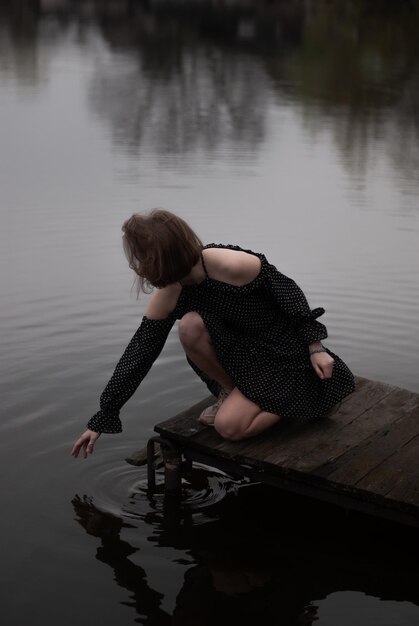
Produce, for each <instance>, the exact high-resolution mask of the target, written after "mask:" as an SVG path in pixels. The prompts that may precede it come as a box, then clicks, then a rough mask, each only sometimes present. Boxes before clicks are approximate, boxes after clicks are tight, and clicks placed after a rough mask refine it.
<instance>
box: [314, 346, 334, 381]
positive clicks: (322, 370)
mask: <svg viewBox="0 0 419 626" xmlns="http://www.w3.org/2000/svg"><path fill="white" fill-rule="evenodd" d="M310 360H311V364H312V366H313V369H314V371H315V372H316V374H317V376H318V377H319V378H320V379H321V380H326V379H327V378H331V377H332V373H333V364H334V362H335V360H334V359H333V358H332V357H331V356H330V354H328V353H327V352H315V353H314V354H312V355H311V357H310Z"/></svg>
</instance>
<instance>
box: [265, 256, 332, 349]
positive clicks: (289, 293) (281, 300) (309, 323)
mask: <svg viewBox="0 0 419 626" xmlns="http://www.w3.org/2000/svg"><path fill="white" fill-rule="evenodd" d="M262 263H263V266H264V267H263V269H262V272H263V273H264V279H265V284H266V287H267V289H268V292H269V294H270V296H271V297H272V298H273V299H274V301H275V304H276V305H277V306H278V308H279V310H280V311H281V313H282V314H283V315H284V316H285V317H287V318H288V319H290V320H291V321H292V322H293V323H294V324H295V326H296V329H297V331H298V333H299V335H300V337H301V338H302V340H303V341H304V343H306V344H310V343H313V342H314V341H321V340H322V339H326V337H327V329H326V327H325V326H324V325H323V324H321V323H320V322H317V321H316V320H317V318H318V317H320V316H321V315H323V313H324V309H323V308H321V307H319V308H316V309H313V310H311V309H310V307H309V304H308V302H307V299H306V297H305V295H304V293H303V291H302V290H301V289H300V287H299V286H298V285H297V284H296V283H295V282H294V281H293V280H292V279H291V278H288V276H285V275H284V274H281V272H279V271H278V270H277V269H276V267H275V266H273V265H271V264H270V263H268V262H267V261H266V259H263V260H262Z"/></svg>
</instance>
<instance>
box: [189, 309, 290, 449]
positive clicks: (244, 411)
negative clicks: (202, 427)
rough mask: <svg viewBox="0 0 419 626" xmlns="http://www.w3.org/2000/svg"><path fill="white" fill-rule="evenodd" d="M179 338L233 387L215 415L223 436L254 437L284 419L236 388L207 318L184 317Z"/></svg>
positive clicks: (209, 371) (202, 363)
mask: <svg viewBox="0 0 419 626" xmlns="http://www.w3.org/2000/svg"><path fill="white" fill-rule="evenodd" d="M179 338H180V341H181V343H182V346H183V349H184V350H185V352H186V354H187V356H188V357H189V358H190V360H191V361H193V363H195V365H197V367H199V369H200V370H202V371H203V372H204V373H205V374H206V375H207V376H209V378H211V379H212V380H215V381H217V383H218V384H219V385H221V387H224V389H227V390H229V391H230V390H232V391H231V393H230V395H229V396H228V398H227V399H226V400H224V402H223V404H222V405H221V407H220V408H219V410H218V412H217V414H216V417H215V422H214V426H215V428H216V430H217V431H218V432H219V433H220V435H221V436H222V437H224V438H225V439H230V440H231V441H239V440H240V439H246V438H248V437H254V436H255V435H258V434H260V433H261V432H263V431H264V430H266V429H267V428H269V427H270V426H273V424H276V422H278V421H279V420H280V416H279V415H275V414H274V413H268V412H267V411H262V410H261V409H260V407H259V406H258V405H257V404H255V403H254V402H252V401H251V400H249V399H248V398H246V397H245V396H244V395H243V394H242V393H241V392H240V391H239V390H238V389H237V387H234V382H233V381H232V379H231V378H230V376H229V375H228V374H227V373H226V372H225V371H224V369H223V368H222V367H221V365H220V363H219V362H218V360H217V357H216V354H215V351H214V348H213V347H212V344H211V339H210V336H209V334H208V331H207V329H206V328H205V324H204V321H203V319H202V317H201V316H200V315H199V314H198V313H195V312H194V311H192V312H190V313H187V314H186V315H185V316H184V317H183V318H182V319H181V321H180V324H179Z"/></svg>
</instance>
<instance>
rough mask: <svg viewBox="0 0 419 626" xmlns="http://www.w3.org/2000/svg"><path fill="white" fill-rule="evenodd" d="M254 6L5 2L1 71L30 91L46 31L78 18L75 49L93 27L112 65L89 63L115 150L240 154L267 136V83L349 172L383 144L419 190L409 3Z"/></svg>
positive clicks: (418, 20)
mask: <svg viewBox="0 0 419 626" xmlns="http://www.w3.org/2000/svg"><path fill="white" fill-rule="evenodd" d="M255 4H256V6H252V7H249V6H248V3H245V2H239V1H237V2H233V3H229V8H228V10H227V9H226V8H225V7H223V6H222V4H221V5H220V3H211V2H201V3H199V10H196V7H195V5H193V4H192V5H191V7H192V8H191V9H189V10H188V4H187V3H186V4H185V3H183V4H182V10H180V8H179V6H177V5H176V3H161V2H156V3H150V2H136V3H133V2H129V1H126V2H122V1H121V2H92V1H91V2H83V3H75V2H69V1H66V0H62V1H61V2H51V1H48V2H47V1H45V0H44V1H43V2H42V1H41V2H39V3H30V2H25V1H20V2H15V3H13V2H12V3H6V4H5V5H2V9H1V11H2V15H1V17H2V28H1V31H0V50H1V54H0V71H2V72H7V73H9V74H10V73H14V74H15V76H16V77H17V79H18V81H19V82H20V83H21V84H26V85H28V84H36V83H37V82H39V81H40V80H41V76H42V72H43V68H42V64H41V63H40V61H39V50H38V35H39V28H40V24H42V23H43V22H42V20H43V19H44V20H45V19H48V20H49V22H48V24H49V26H48V27H49V28H50V29H51V32H53V31H54V29H55V36H58V33H59V32H61V35H63V34H64V33H65V32H66V30H67V29H68V28H69V27H70V25H71V24H73V23H74V22H75V21H77V28H78V32H79V37H80V38H81V39H83V36H84V35H83V33H84V31H85V29H86V27H87V26H89V25H90V24H91V21H92V20H95V23H96V26H97V28H98V29H99V31H100V32H101V35H102V37H103V39H104V41H106V42H107V46H108V48H109V50H110V51H112V54H107V55H105V54H104V53H103V54H101V55H99V56H98V58H97V63H96V71H95V73H94V77H93V78H92V83H91V88H90V101H91V106H92V108H93V110H94V111H95V112H96V114H98V115H99V116H100V117H101V118H102V119H103V120H106V122H107V123H108V124H109V125H110V127H111V129H112V132H113V136H114V139H115V142H116V143H117V145H118V147H119V148H120V149H122V150H123V151H125V152H128V153H129V154H132V155H139V154H141V153H142V152H144V151H150V150H151V151H152V152H153V153H155V154H157V155H159V157H160V158H164V157H165V156H167V155H188V154H191V153H194V152H195V151H196V150H197V149H204V150H206V151H207V152H209V153H211V152H215V151H216V150H218V149H220V147H221V145H222V144H227V145H229V144H230V145H231V146H233V147H234V148H235V151H236V153H235V156H236V158H237V157H238V158H240V157H241V156H244V157H246V156H248V155H249V153H250V154H252V153H254V152H255V150H257V148H258V146H259V145H260V144H261V142H262V141H264V139H265V137H266V132H267V129H266V125H267V113H268V109H269V104H270V103H269V98H270V93H271V86H272V80H273V81H274V83H273V84H274V87H275V90H276V94H277V98H279V100H280V102H284V101H286V100H287V99H288V98H289V97H292V99H293V104H298V103H300V105H301V108H302V113H303V115H304V119H305V121H306V125H307V128H308V129H309V130H310V131H311V133H312V134H313V136H315V134H316V132H317V131H318V130H321V129H323V128H324V127H325V126H326V127H328V128H330V129H331V132H332V134H333V137H334V140H335V143H336V145H337V146H338V149H339V151H340V152H341V153H342V154H343V155H344V163H345V164H346V166H347V167H348V168H349V169H350V170H351V171H352V172H353V173H354V174H361V175H362V174H363V173H364V172H365V170H366V167H367V164H369V162H370V160H371V159H373V158H375V156H376V151H377V147H378V149H379V150H380V151H381V152H386V153H387V156H388V157H389V158H390V159H391V161H392V163H393V165H394V167H396V168H399V169H400V171H401V172H402V177H403V179H406V178H410V179H411V181H413V182H416V183H418V165H419V156H418V146H419V118H418V114H417V111H418V107H419V81H418V68H419V39H418V37H417V33H418V32H419V11H418V10H417V5H416V4H414V3H407V2H406V3H403V2H402V3H396V5H395V6H394V3H393V5H392V8H389V4H388V3H385V2H381V3H378V5H377V3H371V2H367V1H365V2H348V3H345V5H344V6H342V3H340V2H327V3H325V2H320V1H318V2H315V1H310V2H300V1H294V2H287V3H284V2H279V1H278V2H272V3H269V6H260V5H259V4H258V3H255ZM374 7H375V10H374ZM384 9H385V10H384ZM127 15H128V16H129V18H128V19H127ZM53 18H55V22H54V23H53V22H51V20H52V19H53ZM52 24H54V27H52ZM57 29H58V30H57ZM44 34H45V33H44ZM103 52H104V51H103Z"/></svg>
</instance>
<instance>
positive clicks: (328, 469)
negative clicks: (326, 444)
mask: <svg viewBox="0 0 419 626" xmlns="http://www.w3.org/2000/svg"><path fill="white" fill-rule="evenodd" d="M418 406H419V396H417V395H416V407H414V408H412V409H411V410H409V411H408V412H407V414H402V415H401V416H400V415H398V417H397V419H396V420H395V421H394V422H393V423H392V425H391V426H387V427H383V428H381V429H380V430H379V431H378V432H376V433H374V434H373V435H371V436H370V437H368V438H367V439H365V440H364V441H363V442H362V444H360V445H359V446H357V447H356V448H352V449H350V450H349V451H348V452H346V453H344V454H342V455H341V456H339V457H338V458H337V459H334V460H332V461H330V462H327V463H325V464H324V465H323V466H321V467H320V468H318V469H316V470H315V474H316V475H317V476H324V477H328V478H330V480H333V481H336V482H345V483H346V484H353V485H354V484H356V483H358V482H359V481H360V480H361V479H362V478H364V477H365V476H366V475H367V474H368V473H370V472H371V471H372V470H373V469H374V468H375V467H377V466H378V465H379V464H381V463H382V462H383V461H385V460H386V459H387V458H389V457H390V456H391V455H393V454H394V453H395V452H397V451H398V450H399V449H400V448H401V447H402V446H404V445H406V444H407V443H408V442H409V441H410V440H411V439H413V438H414V437H415V436H416V435H418V434H419V409H418Z"/></svg>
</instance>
